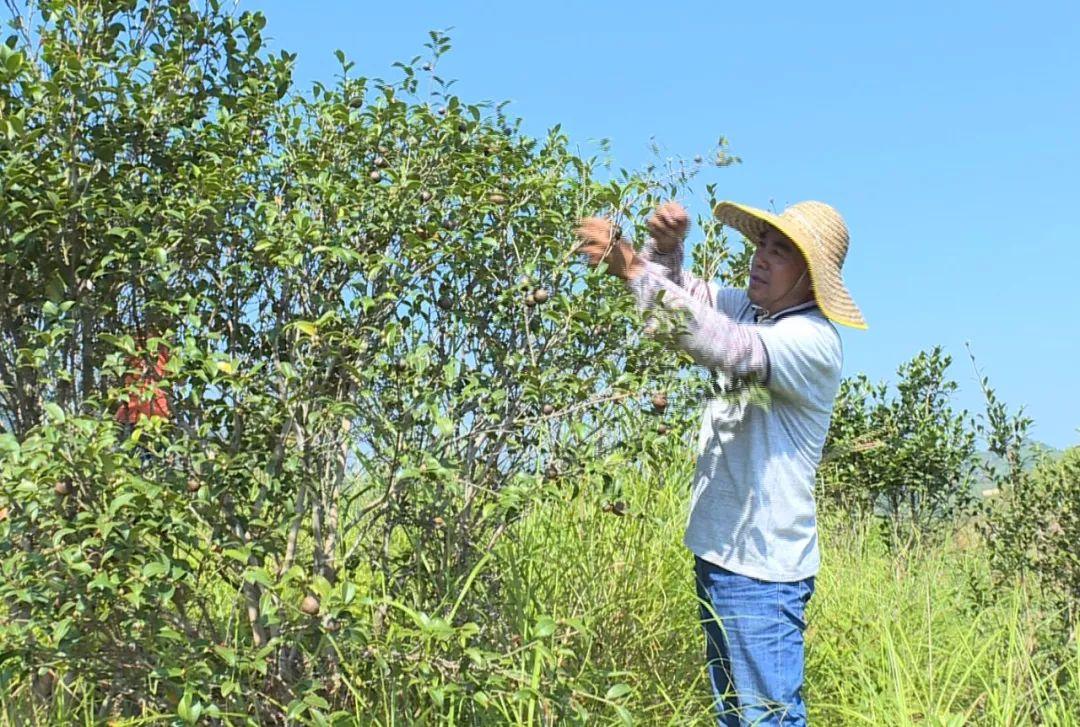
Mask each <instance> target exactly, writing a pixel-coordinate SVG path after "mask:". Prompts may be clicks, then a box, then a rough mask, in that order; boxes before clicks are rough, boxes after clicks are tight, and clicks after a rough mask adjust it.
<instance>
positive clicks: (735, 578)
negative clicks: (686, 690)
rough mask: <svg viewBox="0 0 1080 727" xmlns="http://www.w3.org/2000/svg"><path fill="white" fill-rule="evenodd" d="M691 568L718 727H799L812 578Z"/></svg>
mask: <svg viewBox="0 0 1080 727" xmlns="http://www.w3.org/2000/svg"><path fill="white" fill-rule="evenodd" d="M694 561H695V562H694V575H695V576H696V578H695V580H696V581H697V595H698V599H699V601H700V603H701V624H702V626H703V627H704V629H705V658H706V662H707V667H706V668H707V669H708V671H709V680H710V681H711V682H712V691H713V697H714V699H715V706H716V712H717V718H718V722H719V724H720V725H721V727H742V726H743V725H762V726H764V725H785V726H786V725H805V724H806V703H805V702H804V701H803V696H802V686H803V631H804V630H806V621H805V619H804V613H805V610H806V604H807V603H809V602H810V596H811V595H812V594H813V593H814V579H813V578H812V577H811V578H807V579H805V580H801V581H794V582H791V583H774V582H770V581H761V580H758V579H756V578H750V577H749V576H742V575H739V574H737V573H732V572H731V571H729V570H725V569H724V568H721V567H719V566H716V565H713V564H711V563H707V562H706V561H704V560H702V559H701V558H697V557H695V558H694Z"/></svg>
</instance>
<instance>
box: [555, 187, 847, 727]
mask: <svg viewBox="0 0 1080 727" xmlns="http://www.w3.org/2000/svg"><path fill="white" fill-rule="evenodd" d="M714 214H715V215H716V217H717V218H718V219H719V220H720V221H721V222H723V223H724V224H726V225H729V226H731V227H734V228H736V229H737V230H739V231H740V232H742V233H743V235H744V236H745V237H746V239H747V240H748V241H749V242H750V243H752V244H753V245H754V246H755V250H754V255H753V259H752V262H751V266H750V280H749V283H748V286H747V288H746V289H745V290H743V289H720V288H719V287H718V286H717V285H716V284H715V283H714V282H712V281H705V280H700V279H698V278H696V277H694V276H693V275H692V274H691V273H690V272H689V271H687V270H684V269H683V240H684V238H685V236H686V232H687V229H688V227H689V218H688V217H687V214H686V211H685V210H684V209H683V208H682V207H681V206H680V205H679V204H677V203H674V202H668V203H666V204H664V205H661V206H660V207H659V208H658V209H657V210H656V211H655V213H654V214H653V215H652V216H651V217H650V218H649V220H648V227H649V231H650V233H651V235H652V237H651V239H650V240H649V241H648V242H647V243H646V244H645V246H644V249H643V250H642V251H641V252H637V251H635V250H634V248H633V247H632V246H631V245H630V243H629V242H628V241H626V240H624V239H617V240H613V235H614V230H615V228H614V227H613V226H612V224H611V223H610V222H609V221H608V220H605V219H601V218H596V217H594V218H589V219H585V220H582V221H581V224H580V227H579V228H578V236H579V237H580V238H581V241H582V242H581V244H580V245H579V246H578V248H577V250H578V252H581V253H583V254H585V255H586V256H587V258H588V262H589V263H590V264H592V265H599V264H600V263H601V262H605V263H606V264H607V271H608V272H609V273H611V274H613V275H616V276H618V277H619V278H621V279H622V280H624V281H626V283H627V285H628V287H629V288H630V290H631V291H632V292H633V293H634V295H635V297H636V298H637V301H638V304H639V307H640V308H641V309H643V310H646V309H656V307H657V302H656V301H657V293H658V292H659V291H663V293H664V294H663V296H662V303H661V306H660V307H662V308H664V309H674V310H682V311H684V312H685V318H686V320H685V322H684V324H683V326H682V329H681V332H677V333H676V335H674V336H673V337H672V339H671V340H673V342H674V344H675V345H676V346H678V347H679V348H682V349H683V350H685V351H687V352H688V353H689V354H690V355H691V357H692V358H693V359H694V360H695V361H696V362H697V363H699V364H701V365H704V366H706V367H707V368H709V369H710V370H711V371H712V372H713V373H714V374H715V376H716V383H717V392H718V395H717V396H716V397H714V398H712V399H710V400H709V401H708V402H707V403H706V409H705V414H704V417H703V419H702V425H701V430H700V434H699V437H698V459H697V467H696V470H695V473H694V480H693V486H692V494H691V500H690V515H689V520H688V523H687V527H686V535H685V538H684V542H685V544H686V546H687V547H688V548H689V549H690V550H691V551H692V552H693V553H694V556H695V558H694V561H695V562H694V570H695V580H696V585H697V593H698V597H699V599H700V601H701V615H702V624H703V627H704V631H705V636H706V659H707V668H708V672H709V677H710V680H711V683H712V688H713V694H714V697H715V703H716V707H717V713H718V718H719V723H720V724H721V725H741V724H754V725H802V724H805V723H806V706H805V703H804V701H803V696H802V684H803V631H804V630H805V628H806V623H805V620H804V613H805V609H806V605H807V603H808V602H809V600H810V596H811V594H812V593H813V590H814V576H815V574H816V573H817V570H818V563H819V555H818V539H817V521H816V514H815V505H814V497H813V485H814V477H815V472H816V469H817V466H818V463H819V461H820V458H821V450H822V447H823V445H824V442H825V435H826V433H827V432H828V429H829V419H830V417H831V415H832V406H833V400H834V398H835V397H836V393H837V390H838V388H839V385H840V370H841V365H842V360H843V355H842V349H841V344H840V337H839V335H838V334H837V331H836V329H835V328H834V326H833V322H835V323H840V324H842V325H847V326H851V327H854V328H866V323H865V321H864V320H863V317H862V314H861V313H860V312H859V309H858V307H856V305H855V303H854V302H853V301H852V299H851V296H850V294H849V293H848V291H847V289H846V287H845V286H844V283H843V280H842V278H841V276H840V269H841V266H842V265H843V262H844V258H845V257H846V255H847V249H848V232H847V227H846V226H845V224H844V221H843V219H842V218H841V217H840V215H839V214H838V213H837V212H836V210H834V209H833V208H832V207H829V206H828V205H826V204H823V203H821V202H801V203H799V204H796V205H793V206H792V207H789V208H788V209H786V210H785V211H784V212H783V213H781V214H779V215H775V214H772V213H769V212H766V211H764V210H758V209H754V208H752V207H746V206H743V205H739V204H735V203H732V202H722V203H720V204H718V205H717V206H716V208H715V209H714ZM751 386H759V387H760V386H764V387H765V389H766V390H767V392H768V394H769V398H770V404H769V406H768V407H762V406H753V405H750V404H749V389H750V387H751Z"/></svg>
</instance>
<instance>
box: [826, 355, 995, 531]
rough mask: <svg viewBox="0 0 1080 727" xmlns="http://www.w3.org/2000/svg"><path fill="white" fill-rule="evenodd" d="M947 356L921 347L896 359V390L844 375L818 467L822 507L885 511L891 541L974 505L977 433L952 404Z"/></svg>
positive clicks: (859, 513)
mask: <svg viewBox="0 0 1080 727" xmlns="http://www.w3.org/2000/svg"><path fill="white" fill-rule="evenodd" d="M950 363H951V358H950V357H949V356H947V355H945V354H944V353H943V352H942V350H941V348H940V347H936V348H934V349H932V350H930V351H928V352H927V351H923V352H920V353H919V354H918V355H916V356H915V357H914V358H912V359H911V361H908V362H906V363H904V364H902V365H901V366H900V367H899V369H898V372H897V373H898V377H899V378H898V381H897V383H896V394H895V396H893V395H891V394H890V391H889V388H888V386H887V385H886V384H884V383H880V384H873V383H871V382H870V381H869V380H868V379H867V378H866V376H865V375H859V376H856V377H854V378H849V379H845V380H844V381H843V382H841V386H840V393H839V396H838V397H837V401H836V407H835V409H834V412H833V418H832V422H831V424H830V429H829V435H828V440H827V442H826V446H825V455H824V457H823V462H822V466H821V468H820V471H819V482H818V495H817V497H818V501H819V502H820V503H821V506H822V508H823V509H826V510H830V509H831V510H835V511H839V512H843V513H846V514H849V515H851V516H853V517H854V518H855V519H856V520H858V519H861V518H865V517H872V516H877V517H880V518H881V519H882V523H883V524H884V525H885V529H886V533H887V536H888V538H889V542H890V543H892V544H893V545H900V544H902V543H903V542H904V541H906V540H909V539H910V538H912V537H921V536H926V535H930V534H932V533H934V532H937V531H939V530H941V529H942V526H943V525H945V526H951V525H952V524H954V523H955V522H956V521H957V519H959V518H960V517H962V516H964V515H966V514H970V513H972V512H973V510H974V506H975V504H976V502H977V500H976V496H975V494H974V492H973V490H972V482H973V478H972V476H973V472H974V466H975V464H974V454H975V448H976V436H975V432H974V430H973V427H972V423H971V421H970V418H969V417H968V416H967V414H966V412H954V411H953V410H952V408H951V406H950V404H949V401H950V398H951V395H952V393H953V392H954V391H955V390H956V382H954V381H952V380H950V379H949V378H948V377H947V375H946V374H947V369H948V367H949V365H950Z"/></svg>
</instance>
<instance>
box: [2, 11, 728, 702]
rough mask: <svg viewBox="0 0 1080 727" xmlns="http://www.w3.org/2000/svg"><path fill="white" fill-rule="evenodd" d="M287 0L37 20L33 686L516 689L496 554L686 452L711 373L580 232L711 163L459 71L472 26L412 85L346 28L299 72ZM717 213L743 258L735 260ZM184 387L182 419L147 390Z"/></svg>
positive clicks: (22, 49) (7, 140) (13, 648)
mask: <svg viewBox="0 0 1080 727" xmlns="http://www.w3.org/2000/svg"><path fill="white" fill-rule="evenodd" d="M12 7H14V6H12ZM264 23H265V21H264V18H263V17H262V16H261V15H259V14H257V13H254V14H253V13H242V14H239V15H235V14H232V13H231V12H229V11H227V10H225V9H223V7H222V3H221V2H220V1H219V0H209V2H208V3H206V4H205V6H203V5H202V4H199V5H198V6H196V4H193V3H186V2H171V3H164V4H163V3H156V2H149V1H147V0H95V1H94V2H88V3H79V4H70V3H62V2H54V1H52V0H36V1H35V2H33V3H31V8H29V9H28V10H27V12H25V13H21V12H14V13H13V16H12V17H11V18H10V25H11V27H12V29H13V31H14V32H13V35H12V36H11V37H9V38H8V39H7V41H6V42H5V43H4V44H3V45H0V116H2V119H3V122H2V124H0V184H2V185H3V193H2V194H0V240H2V242H0V456H2V459H0V505H4V506H5V507H6V508H7V517H6V519H4V520H3V522H2V524H0V570H2V572H3V578H2V579H0V609H3V611H4V617H3V618H2V619H0V624H2V625H0V643H2V644H3V650H2V651H3V655H4V656H3V663H2V664H0V679H2V680H3V681H4V683H5V684H8V685H10V684H14V683H17V682H20V680H26V679H28V678H32V679H33V680H34V682H35V687H36V689H37V691H38V693H40V694H44V695H47V694H48V693H50V692H59V691H60V687H64V686H68V685H70V684H73V683H78V684H81V685H83V686H84V687H87V686H89V688H90V689H92V690H95V700H96V702H95V703H96V704H98V705H100V708H101V710H102V711H103V712H104V713H127V714H133V713H152V712H156V711H166V712H174V713H176V714H178V715H179V716H180V717H182V718H183V719H186V720H188V721H196V720H198V719H199V717H200V716H202V715H210V716H215V717H217V718H221V719H234V718H235V719H238V720H244V719H254V720H258V721H260V722H267V721H270V722H273V721H280V720H285V719H305V720H312V721H315V722H318V721H320V720H325V719H328V718H329V717H328V715H329V714H330V713H331V711H332V710H333V709H345V710H350V709H353V710H355V709H361V708H363V706H364V705H369V704H372V703H376V702H380V700H381V702H380V703H383V704H389V705H390V706H389V707H388V709H390V710H391V712H392V713H395V714H396V713H398V710H399V709H400V710H402V711H401V713H402V714H407V715H409V716H416V715H420V714H431V710H434V711H435V712H436V713H437V712H439V711H440V710H442V709H444V707H445V703H444V702H443V699H442V696H441V695H442V694H443V692H441V691H440V689H439V688H438V685H439V684H472V685H473V687H471V689H472V690H473V691H476V692H478V693H480V694H485V693H484V690H483V689H481V688H479V687H478V686H477V685H482V684H484V683H485V682H484V680H485V679H486V678H487V676H485V675H488V676H490V675H492V674H503V675H504V677H503V682H505V683H506V684H508V685H510V686H508V687H506V688H507V689H510V688H511V687H512V689H513V690H514V691H516V690H518V689H519V688H520V685H519V684H516V683H515V682H514V680H513V679H512V678H511V677H507V676H505V675H506V674H507V673H508V672H507V669H509V667H508V666H507V665H506V664H505V663H501V662H498V660H497V659H496V658H495V656H493V655H499V654H503V655H505V654H513V653H516V651H515V649H516V647H515V646H514V644H515V643H516V642H515V640H517V642H520V640H521V639H522V638H525V639H529V638H531V637H530V635H529V634H525V635H522V634H521V633H518V632H519V631H520V629H515V628H514V627H513V626H512V625H511V624H507V623H501V622H499V620H498V618H497V614H498V610H497V609H492V608H491V606H490V604H491V603H492V602H493V601H495V600H497V599H498V598H499V587H500V581H499V574H498V573H497V572H492V571H491V570H490V563H489V561H488V560H486V559H485V555H486V554H487V553H488V552H489V551H490V548H491V547H492V544H493V543H494V542H495V541H496V540H497V539H498V538H500V537H502V536H503V534H504V533H506V532H507V531H508V529H509V528H512V526H513V523H514V521H515V519H516V518H517V517H518V516H519V515H520V514H521V513H522V512H523V511H524V510H525V509H526V508H528V507H529V506H530V504H531V503H534V502H536V501H537V500H538V499H539V498H543V497H552V496H560V495H561V494H562V493H564V492H565V491H566V490H567V489H568V488H571V487H572V488H581V487H592V486H595V487H597V488H600V489H601V490H602V488H604V487H605V486H609V487H610V486H611V484H610V483H611V482H612V481H613V478H612V477H611V476H610V473H611V472H614V471H615V470H616V468H625V467H626V466H628V464H630V463H632V464H633V465H634V466H639V465H640V466H649V464H650V462H656V461H657V460H658V456H659V455H660V454H662V453H663V452H664V450H665V447H666V445H665V442H666V441H669V440H670V437H666V436H665V432H667V431H668V428H669V426H670V428H671V430H672V431H673V433H674V434H678V433H679V432H681V431H683V429H684V428H685V426H686V425H687V424H688V423H689V421H690V417H691V414H690V412H691V411H692V410H693V403H694V401H696V399H697V398H698V397H699V396H700V395H701V393H702V392H703V391H704V390H705V388H704V387H705V386H707V380H705V379H704V378H694V376H688V375H687V374H686V373H685V372H682V373H680V367H679V363H680V362H679V361H677V360H676V359H675V358H674V357H673V356H672V355H671V354H670V353H668V352H665V351H664V349H663V348H662V347H661V346H659V345H658V344H657V343H656V342H652V341H649V340H648V339H644V338H642V337H641V335H640V334H639V328H640V322H639V320H638V317H637V315H636V312H635V311H634V310H633V306H632V303H631V301H630V300H629V298H628V296H625V295H621V294H620V293H621V291H620V290H619V289H618V283H617V281H614V280H612V279H607V278H605V277H604V276H603V274H602V272H600V271H596V270H590V269H586V268H584V267H583V266H582V265H581V264H580V263H579V262H578V261H576V259H575V258H574V256H573V254H572V252H571V250H572V247H573V242H574V241H573V239H572V230H573V226H574V223H575V221H576V220H577V218H579V217H580V216H582V215H586V214H594V213H597V212H600V211H605V210H606V211H607V212H609V213H610V214H612V215H613V216H615V217H617V218H619V219H620V220H622V223H623V224H624V225H628V226H629V225H634V229H635V230H637V232H638V233H639V234H641V233H642V231H643V225H641V224H640V220H641V218H642V212H643V211H644V210H647V209H649V208H651V207H652V206H653V205H654V204H655V203H656V202H657V200H658V199H660V198H661V196H663V197H669V196H673V195H675V194H676V193H677V192H678V191H679V190H680V189H682V186H681V185H683V184H684V183H685V181H686V178H685V175H676V176H675V177H669V178H666V179H665V178H658V177H657V176H655V175H653V174H652V173H649V174H645V175H635V174H629V173H623V174H622V176H621V177H619V178H618V179H616V180H614V181H606V182H601V181H598V180H597V179H596V173H597V169H596V167H597V163H596V161H595V160H593V159H582V158H580V157H578V156H575V155H574V154H572V153H571V152H570V151H569V150H568V139H567V137H566V136H565V134H563V133H562V132H561V131H560V130H559V129H558V128H557V127H556V128H555V129H552V130H551V131H550V132H549V133H548V134H547V136H546V138H543V139H534V138H530V137H527V136H525V135H523V134H522V133H520V131H519V130H518V124H517V122H515V121H513V120H512V119H509V118H508V117H507V116H506V115H505V114H504V113H503V109H502V107H501V106H494V107H492V106H489V105H472V104H466V103H464V102H463V101H462V100H461V99H459V98H458V97H456V96H455V95H453V94H452V93H450V86H451V85H452V82H450V81H447V80H445V79H443V78H441V77H440V76H439V75H438V72H437V65H438V62H439V59H440V57H441V56H442V55H443V54H444V53H445V52H446V51H447V50H448V49H449V41H448V40H447V38H446V37H445V36H443V35H441V34H439V33H433V34H432V38H431V42H430V43H429V44H428V49H429V52H430V53H429V55H430V58H429V60H428V62H427V63H426V64H424V65H423V66H421V65H420V59H419V58H417V59H414V60H413V61H412V62H410V63H407V64H399V68H400V70H401V73H402V77H401V78H400V79H399V80H397V81H395V82H386V81H382V80H379V79H367V78H363V77H357V76H355V75H354V74H353V72H352V71H353V64H352V63H351V62H349V61H348V60H347V59H346V58H345V57H344V56H343V55H341V54H339V60H340V62H341V75H340V78H339V80H338V82H337V83H336V84H335V85H333V86H332V87H328V86H324V85H321V84H316V85H315V86H314V88H313V89H312V91H311V93H309V94H298V93H295V92H293V88H292V78H291V69H292V63H293V60H294V57H293V56H291V55H289V54H287V53H284V52H282V53H279V54H277V55H270V54H267V53H266V52H265V51H264V50H263V47H262V35H261V31H262V28H263V26H264ZM421 83H423V84H424V86H425V88H428V89H433V90H431V91H430V92H429V93H428V94H427V95H425V96H421V95H420V93H419V90H420V86H421ZM706 235H707V239H706V243H705V247H704V248H703V249H708V250H710V251H711V253H710V254H711V257H710V259H711V260H713V262H712V263H710V264H711V265H713V266H714V268H716V269H713V270H712V272H713V273H715V272H716V271H717V270H718V269H719V265H720V263H723V264H724V265H728V264H734V263H735V262H737V261H736V259H735V258H733V257H732V256H730V255H729V254H728V253H727V252H726V241H725V240H723V238H722V237H720V236H719V231H718V230H716V229H713V228H710V229H707V230H706ZM698 262H699V263H700V264H704V263H701V261H698ZM159 348H163V349H164V350H166V351H167V352H168V354H169V356H168V361H167V363H166V364H165V366H164V369H163V371H162V372H161V374H162V375H161V378H160V380H157V381H155V382H154V384H153V385H152V386H150V387H149V388H148V387H146V386H140V385H139V384H138V383H137V381H138V379H139V376H138V374H139V373H140V371H145V370H148V368H149V367H152V366H153V365H154V362H153V358H154V355H153V354H152V353H149V352H155V351H158V350H159ZM140 358H144V359H147V361H146V364H145V365H143V366H139V365H137V363H133V362H137V361H138V360H139V359H140ZM132 377H134V379H135V380H136V383H131V384H126V383H125V382H127V381H129V380H130V379H131V378H132ZM154 387H157V388H159V389H160V390H161V391H163V392H165V393H166V394H167V397H168V400H169V408H170V415H169V416H168V417H165V418H152V417H147V416H144V417H142V418H140V419H139V420H138V421H137V422H136V423H135V424H134V426H133V427H125V426H123V425H122V424H121V423H120V422H119V421H117V420H116V412H117V409H118V407H119V406H120V405H121V404H122V403H123V402H126V401H128V399H129V397H131V396H133V395H134V396H143V397H146V396H153V388H154ZM656 391H666V392H668V396H669V397H670V400H671V402H672V403H671V406H670V407H668V404H667V401H668V399H667V397H665V398H664V406H663V407H657V406H655V405H654V406H652V407H650V406H649V400H650V396H651V395H652V394H653V393H654V392H656ZM665 409H666V412H665V411H664V410H665ZM656 415H659V416H661V417H663V418H664V419H665V420H666V421H667V422H668V424H661V425H659V426H657V425H656V424H654V423H652V422H653V421H654V420H653V419H650V418H648V417H653V416H656ZM602 494H604V495H605V496H610V495H612V494H614V493H602ZM537 628H538V631H537V633H538V634H539V635H538V636H536V638H541V639H543V638H547V637H549V636H550V635H551V634H550V629H549V627H548V626H540V627H537ZM492 664H494V665H495V666H491V667H490V668H488V666H485V665H492ZM496 667H497V668H496ZM470 669H471V671H470ZM466 673H468V674H472V675H473V676H471V677H465V676H462V675H464V674H466ZM514 673H516V672H514ZM399 678H400V682H396V681H395V680H397V679H399ZM388 680H389V681H388ZM390 682H393V683H398V684H399V685H400V687H401V688H400V689H392V690H389V691H388V692H387V693H378V694H376V693H375V692H372V691H370V690H374V689H376V687H374V686H368V685H378V684H382V685H385V684H387V683H390ZM500 683H502V682H500ZM365 690H369V691H365ZM485 700H487V701H486V702H485ZM494 701H497V700H493V699H492V697H491V695H490V694H486V696H482V697H477V698H476V699H472V698H471V697H470V701H468V705H470V706H468V709H473V710H480V711H483V710H484V709H487V708H488V707H486V706H485V705H489V704H491V703H493V702H494ZM457 704H458V706H456V707H454V709H456V710H458V711H457V712H455V714H457V715H458V716H459V717H461V716H462V715H466V716H467V712H462V711H461V710H462V709H464V708H463V707H461V706H460V703H457ZM395 705H396V706H395Z"/></svg>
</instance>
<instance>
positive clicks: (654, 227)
mask: <svg viewBox="0 0 1080 727" xmlns="http://www.w3.org/2000/svg"><path fill="white" fill-rule="evenodd" d="M646 224H647V225H648V227H649V233H650V234H651V235H652V236H653V239H654V240H656V249H657V250H659V251H660V252H671V251H672V250H674V249H675V246H676V245H678V244H679V243H680V242H682V240H683V238H685V237H686V232H687V230H688V229H690V217H689V215H687V214H686V209H685V208H684V207H683V206H682V205H681V204H679V203H678V202H665V203H664V204H662V205H660V206H659V207H657V208H656V211H655V212H653V213H652V216H651V217H649V220H648V222H646Z"/></svg>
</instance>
